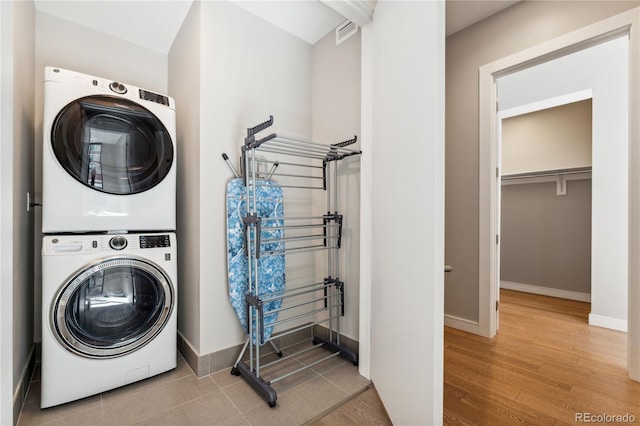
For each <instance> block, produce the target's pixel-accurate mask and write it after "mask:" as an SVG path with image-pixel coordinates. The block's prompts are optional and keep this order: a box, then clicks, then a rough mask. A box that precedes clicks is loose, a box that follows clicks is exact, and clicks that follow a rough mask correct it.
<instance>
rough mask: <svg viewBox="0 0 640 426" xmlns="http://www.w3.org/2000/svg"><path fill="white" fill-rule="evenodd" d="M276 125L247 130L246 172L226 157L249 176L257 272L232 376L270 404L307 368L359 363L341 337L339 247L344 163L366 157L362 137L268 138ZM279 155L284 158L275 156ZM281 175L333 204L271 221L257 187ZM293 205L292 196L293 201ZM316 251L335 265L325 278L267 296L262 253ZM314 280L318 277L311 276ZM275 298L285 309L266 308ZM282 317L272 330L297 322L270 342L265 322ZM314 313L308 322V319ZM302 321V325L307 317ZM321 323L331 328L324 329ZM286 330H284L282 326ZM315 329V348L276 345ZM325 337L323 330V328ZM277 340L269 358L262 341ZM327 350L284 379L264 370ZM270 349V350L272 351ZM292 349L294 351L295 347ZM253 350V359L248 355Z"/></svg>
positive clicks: (252, 269)
mask: <svg viewBox="0 0 640 426" xmlns="http://www.w3.org/2000/svg"><path fill="white" fill-rule="evenodd" d="M272 124H273V116H270V117H269V120H268V121H265V122H264V123H261V124H259V125H257V126H255V127H252V128H249V129H247V137H246V138H245V140H244V144H243V145H242V159H241V164H242V166H241V170H242V173H241V174H240V173H238V172H237V171H236V169H235V168H234V167H233V165H232V163H231V162H230V161H229V159H228V157H227V156H226V154H223V155H222V156H223V159H224V160H225V161H226V162H227V164H228V165H229V167H230V169H231V170H232V172H233V174H234V175H235V176H236V177H242V178H243V181H244V186H245V189H246V200H249V202H247V203H246V215H245V216H244V218H243V226H244V238H245V248H246V250H245V253H246V255H247V258H248V262H247V265H248V266H247V268H248V274H247V276H248V277H249V278H248V280H249V286H248V288H249V291H248V292H247V294H246V295H245V299H246V307H247V319H248V320H247V321H246V324H247V328H246V330H245V331H246V333H247V339H246V342H245V344H244V347H243V349H242V351H241V353H240V355H239V356H238V358H237V360H236V362H235V364H234V366H233V368H232V369H231V374H233V375H236V376H242V377H243V378H244V379H245V380H246V381H247V382H248V383H249V384H250V385H251V387H252V388H253V389H254V390H255V391H256V392H257V393H258V394H259V395H260V396H261V397H262V398H263V399H264V400H265V401H266V402H267V403H268V404H269V406H270V407H275V406H276V400H277V393H276V391H275V390H274V389H273V387H272V385H273V384H274V383H276V382H278V381H280V380H283V379H285V378H287V377H289V376H292V375H294V374H297V373H299V372H302V371H303V370H306V369H308V368H311V367H313V366H315V365H317V364H319V363H321V362H324V361H326V360H329V359H331V358H334V357H338V356H341V357H343V358H346V359H347V360H349V361H351V362H352V363H353V365H358V354H357V353H356V352H354V351H352V350H350V349H348V348H347V347H345V346H344V345H343V344H341V342H340V337H341V336H340V318H341V317H342V316H344V308H345V298H344V295H345V283H344V282H343V281H341V280H340V278H339V277H340V271H339V259H338V250H339V249H340V247H341V245H342V227H343V215H342V214H340V213H339V211H338V179H337V177H338V166H339V163H340V161H341V160H343V159H344V158H347V157H351V156H354V155H359V154H361V151H359V150H353V149H350V148H348V147H350V146H351V145H353V144H355V143H356V141H357V136H356V137H354V138H353V139H350V140H347V141H344V142H340V143H336V144H332V145H324V144H319V143H314V142H306V141H301V140H295V139H290V138H285V137H280V136H278V135H277V134H275V133H273V134H270V135H268V136H265V137H263V138H257V134H258V133H260V132H261V131H263V130H265V129H267V128H268V127H270V126H271V125H272ZM262 153H265V154H267V155H268V156H269V157H273V156H274V155H277V156H278V159H277V160H273V159H267V158H265V157H264V156H263V155H261V154H262ZM271 179H277V182H278V184H279V186H280V187H281V188H292V189H296V190H303V191H304V190H310V191H325V192H326V206H325V207H326V208H325V210H324V212H322V213H320V214H313V215H311V216H298V217H287V216H286V215H285V216H284V217H283V218H282V224H275V226H274V224H271V225H269V223H268V221H269V220H272V219H269V218H261V217H259V215H258V212H257V209H256V206H257V203H258V202H259V200H257V195H256V192H257V190H258V188H259V187H260V186H262V185H264V182H265V181H268V180H271ZM285 204H286V199H285ZM263 225H265V226H269V229H281V230H282V231H283V237H280V238H277V239H273V238H261V227H262V226H263ZM272 243H284V244H280V245H279V246H280V247H282V248H281V249H278V250H274V251H267V250H265V249H264V247H265V246H266V245H269V246H270V247H273V246H274V244H272ZM311 251H326V252H327V255H326V258H327V268H326V272H327V274H326V276H325V278H324V279H323V280H321V281H319V282H310V283H305V284H302V285H296V286H295V288H289V286H288V285H287V288H286V289H285V290H284V291H277V292H269V293H265V292H263V293H260V291H259V280H260V276H259V275H260V274H259V273H258V260H259V258H261V257H267V256H276V255H286V256H289V255H296V254H297V253H305V252H311ZM310 281H313V280H310ZM274 300H281V301H283V304H282V307H280V308H278V309H274V310H267V309H265V307H266V306H267V304H268V303H269V302H272V301H274ZM276 313H277V314H278V319H277V320H276V321H275V322H274V323H272V324H269V327H271V326H276V325H282V324H284V325H285V326H286V324H287V323H289V324H293V325H292V328H289V329H286V330H285V331H279V332H274V333H273V334H272V335H271V336H270V337H269V338H268V339H266V340H265V339H264V335H263V330H264V327H265V323H264V319H265V317H267V316H268V315H273V314H276ZM307 318H308V321H307ZM301 321H302V322H303V324H302V325H299V323H300V322H301ZM316 326H321V327H324V330H323V332H322V333H321V334H323V336H320V335H317V334H316V333H317V331H318V330H319V329H318V328H317V327H316ZM282 328H283V327H278V329H282ZM305 329H308V330H310V333H309V335H310V337H309V339H310V340H311V341H312V343H313V346H312V345H306V347H304V348H303V349H301V350H298V351H297V352H295V353H287V354H286V355H284V354H283V353H282V351H281V350H280V349H278V347H277V346H276V344H275V342H274V339H278V338H282V337H284V336H287V335H291V334H294V333H299V332H303V333H304V331H305ZM318 334H319V333H318ZM266 343H270V344H271V346H273V348H274V349H275V353H276V354H277V355H278V357H277V358H275V357H273V356H272V355H271V354H269V355H270V358H275V360H273V359H270V360H266V359H265V356H264V355H263V354H262V353H261V352H263V351H261V346H262V345H264V344H266ZM316 350H318V351H325V352H326V355H325V354H321V355H320V357H319V358H317V359H316V358H315V357H314V359H313V361H312V362H309V363H307V364H306V365H304V366H302V367H300V368H296V369H294V370H293V371H288V372H286V373H285V374H282V375H280V376H279V377H269V378H268V380H267V379H265V378H264V377H263V374H264V372H265V371H266V370H268V372H267V375H271V372H272V370H278V369H277V368H271V367H272V366H275V365H277V364H279V363H281V362H283V361H286V360H288V359H291V358H293V357H298V356H300V355H302V354H303V353H306V352H310V351H316ZM264 352H266V351H264ZM287 352H289V351H287ZM247 355H248V356H247Z"/></svg>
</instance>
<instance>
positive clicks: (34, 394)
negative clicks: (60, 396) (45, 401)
mask: <svg viewBox="0 0 640 426" xmlns="http://www.w3.org/2000/svg"><path fill="white" fill-rule="evenodd" d="M24 403H25V405H26V404H31V403H38V404H40V380H38V381H37V382H31V383H30V384H29V390H28V391H27V397H26V398H25V400H24Z"/></svg>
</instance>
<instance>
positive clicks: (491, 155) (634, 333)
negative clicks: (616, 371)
mask: <svg viewBox="0 0 640 426" xmlns="http://www.w3.org/2000/svg"><path fill="white" fill-rule="evenodd" d="M639 27H640V8H635V9H632V10H629V11H627V12H624V13H621V14H619V15H615V16H613V17H611V18H608V19H605V20H603V21H600V22H597V23H595V24H592V25H589V26H587V27H584V28H582V29H579V30H576V31H573V32H571V33H568V34H566V35H564V36H561V37H558V38H555V39H553V40H550V41H547V42H545V43H542V44H539V45H537V46H534V47H532V48H529V49H525V50H523V51H521V52H517V53H515V54H513V55H510V56H507V57H505V58H502V59H499V60H497V61H494V62H492V63H489V64H486V65H483V66H482V67H480V68H479V75H478V78H479V176H478V183H479V192H480V193H479V206H478V207H479V248H480V250H479V252H480V254H479V317H478V331H479V334H481V335H483V336H486V337H493V336H495V334H496V329H497V321H498V314H497V311H496V309H495V306H496V301H497V300H498V291H499V282H498V278H499V271H498V270H497V265H498V263H497V259H498V256H499V252H498V245H497V244H496V237H495V236H496V235H498V234H499V229H498V226H499V223H498V220H497V218H498V215H497V212H496V209H497V196H498V194H497V191H498V188H497V180H496V179H495V175H496V170H497V167H498V164H497V161H498V160H497V159H498V158H499V157H498V152H497V150H498V149H499V144H498V129H497V123H498V122H497V120H498V113H497V111H496V110H497V108H496V107H495V105H496V102H497V94H496V78H498V77H500V76H502V75H506V74H510V73H513V72H516V71H519V70H522V69H526V68H530V67H531V66H534V65H537V64H540V63H543V62H547V61H549V60H552V59H555V58H558V57H562V56H565V55H567V54H570V53H574V52H577V51H580V50H583V49H585V48H587V47H590V46H593V45H596V44H598V43H600V42H602V41H606V40H609V39H612V38H615V37H617V36H620V35H621V34H624V33H628V34H629V52H630V56H629V93H630V96H629V117H637V116H638V115H640V53H639V52H640V28H639ZM638 191H640V123H638V122H637V120H631V119H630V120H629V194H635V193H638ZM639 256H640V200H638V199H634V197H631V196H630V197H629V259H634V258H638V257H639ZM636 263H637V262H629V285H628V292H629V297H628V300H629V309H628V315H629V316H628V324H629V326H628V334H627V339H628V344H627V346H628V349H627V350H628V356H627V367H628V370H629V376H630V377H631V378H632V379H634V380H639V381H640V309H636V308H640V265H637V264H636Z"/></svg>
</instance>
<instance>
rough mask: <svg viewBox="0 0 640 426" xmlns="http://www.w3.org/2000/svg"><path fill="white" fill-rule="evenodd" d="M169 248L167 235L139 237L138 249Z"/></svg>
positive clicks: (169, 240) (169, 242) (169, 241)
mask: <svg viewBox="0 0 640 426" xmlns="http://www.w3.org/2000/svg"><path fill="white" fill-rule="evenodd" d="M160 247H171V239H170V238H169V234H163V235H140V248H141V249H146V248H160Z"/></svg>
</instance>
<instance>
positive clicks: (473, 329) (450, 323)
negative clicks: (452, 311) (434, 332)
mask: <svg viewBox="0 0 640 426" xmlns="http://www.w3.org/2000/svg"><path fill="white" fill-rule="evenodd" d="M444 325H445V326H447V327H451V328H456V329H458V330H462V331H466V332H467V333H473V334H480V326H479V325H478V322H477V321H471V320H468V319H465V318H459V317H455V316H453V315H448V314H445V315H444Z"/></svg>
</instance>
